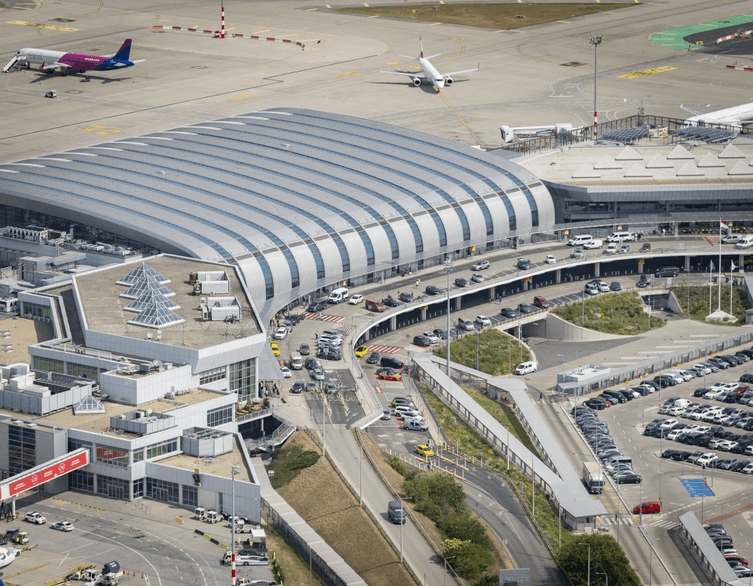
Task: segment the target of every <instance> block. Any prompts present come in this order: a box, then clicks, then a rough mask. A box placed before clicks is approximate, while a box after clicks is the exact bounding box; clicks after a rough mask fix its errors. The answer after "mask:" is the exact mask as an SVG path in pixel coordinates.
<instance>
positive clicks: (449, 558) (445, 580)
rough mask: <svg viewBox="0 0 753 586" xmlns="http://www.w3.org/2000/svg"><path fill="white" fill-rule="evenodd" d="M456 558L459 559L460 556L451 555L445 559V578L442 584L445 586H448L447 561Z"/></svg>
mask: <svg viewBox="0 0 753 586" xmlns="http://www.w3.org/2000/svg"><path fill="white" fill-rule="evenodd" d="M456 557H458V556H456V555H450V556H447V557H445V558H444V578H442V584H443V586H444V585H445V584H447V560H454V559H455V558H456ZM450 567H452V566H450Z"/></svg>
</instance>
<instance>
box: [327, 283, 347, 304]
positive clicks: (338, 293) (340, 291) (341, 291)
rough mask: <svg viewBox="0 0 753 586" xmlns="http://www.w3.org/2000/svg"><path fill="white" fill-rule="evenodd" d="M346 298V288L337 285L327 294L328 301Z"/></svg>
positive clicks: (337, 301) (344, 299) (339, 301)
mask: <svg viewBox="0 0 753 586" xmlns="http://www.w3.org/2000/svg"><path fill="white" fill-rule="evenodd" d="M347 300H348V288H347V287H338V288H337V289H335V290H334V291H332V293H330V294H329V299H328V301H329V303H342V302H343V301H347Z"/></svg>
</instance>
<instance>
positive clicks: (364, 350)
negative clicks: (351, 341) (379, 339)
mask: <svg viewBox="0 0 753 586" xmlns="http://www.w3.org/2000/svg"><path fill="white" fill-rule="evenodd" d="M354 353H355V355H356V357H357V358H362V357H364V356H366V355H367V354H368V353H369V347H368V346H359V347H358V348H356V349H355V352H354Z"/></svg>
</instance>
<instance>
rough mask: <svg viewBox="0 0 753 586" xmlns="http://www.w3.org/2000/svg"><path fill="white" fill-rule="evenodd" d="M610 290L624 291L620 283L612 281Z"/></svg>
mask: <svg viewBox="0 0 753 586" xmlns="http://www.w3.org/2000/svg"><path fill="white" fill-rule="evenodd" d="M609 290H610V291H622V285H620V282H619V281H612V282H611V283H610V284H609Z"/></svg>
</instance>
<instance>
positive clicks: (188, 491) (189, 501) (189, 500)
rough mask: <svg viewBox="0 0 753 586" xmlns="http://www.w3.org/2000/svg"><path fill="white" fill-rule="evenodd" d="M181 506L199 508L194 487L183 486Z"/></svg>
mask: <svg viewBox="0 0 753 586" xmlns="http://www.w3.org/2000/svg"><path fill="white" fill-rule="evenodd" d="M183 504H184V505H185V506H187V507H197V506H199V491H198V489H197V488H196V487H195V486H189V485H187V484H184V485H183Z"/></svg>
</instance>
